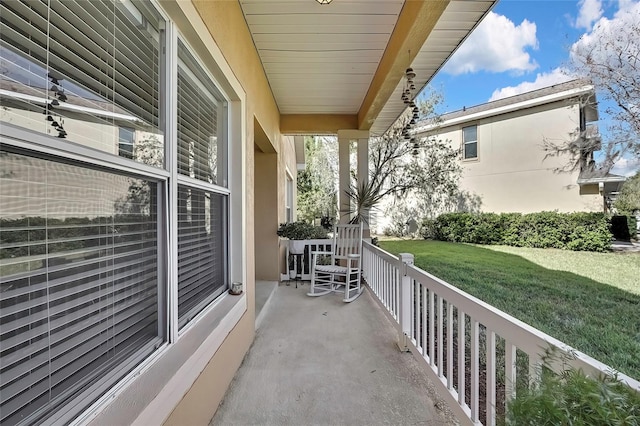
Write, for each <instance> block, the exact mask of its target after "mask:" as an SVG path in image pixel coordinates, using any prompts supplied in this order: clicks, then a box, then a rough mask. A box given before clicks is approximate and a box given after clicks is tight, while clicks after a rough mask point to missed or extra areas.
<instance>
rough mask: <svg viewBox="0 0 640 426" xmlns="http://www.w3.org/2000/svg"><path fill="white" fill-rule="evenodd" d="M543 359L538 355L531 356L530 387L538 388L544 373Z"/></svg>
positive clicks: (532, 354)
mask: <svg viewBox="0 0 640 426" xmlns="http://www.w3.org/2000/svg"><path fill="white" fill-rule="evenodd" d="M541 369H542V359H541V358H540V355H538V354H537V353H530V354H529V387H532V386H533V387H537V386H538V383H539V381H540V380H539V379H540V373H542V370H541Z"/></svg>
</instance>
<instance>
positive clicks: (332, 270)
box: [307, 224, 362, 302]
mask: <svg viewBox="0 0 640 426" xmlns="http://www.w3.org/2000/svg"><path fill="white" fill-rule="evenodd" d="M332 248H333V249H332V251H313V252H311V289H310V291H309V293H307V296H323V295H325V294H329V293H344V298H343V299H342V300H343V301H345V302H352V301H354V300H355V299H356V298H357V297H358V296H360V294H361V293H362V287H361V285H360V271H361V258H362V224H360V225H337V226H336V227H335V229H334V232H333V245H332ZM323 260H324V261H325V262H323Z"/></svg>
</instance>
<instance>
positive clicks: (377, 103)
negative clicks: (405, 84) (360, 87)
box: [357, 0, 449, 130]
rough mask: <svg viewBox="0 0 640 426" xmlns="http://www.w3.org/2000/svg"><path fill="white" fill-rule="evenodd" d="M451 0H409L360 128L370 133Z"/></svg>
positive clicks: (364, 106)
mask: <svg viewBox="0 0 640 426" xmlns="http://www.w3.org/2000/svg"><path fill="white" fill-rule="evenodd" d="M448 4H449V0H407V1H405V2H404V6H403V7H402V11H401V12H400V15H399V16H398V22H397V24H396V27H395V29H394V30H393V33H392V34H391V38H390V39H389V43H388V44H387V48H386V49H385V51H384V54H383V56H382V60H381V61H380V64H379V65H378V69H377V70H376V73H375V75H374V76H373V80H372V81H371V85H370V86H369V90H368V91H367V95H366V96H365V98H364V101H363V102H362V105H361V107H360V111H359V112H358V127H357V128H358V129H362V130H369V129H370V128H371V126H372V125H373V122H374V121H375V119H376V117H377V116H378V114H380V111H381V110H382V108H383V107H384V105H385V104H386V102H387V100H388V99H389V97H390V96H391V94H392V93H393V91H394V90H395V88H396V86H397V85H398V82H399V81H400V79H401V78H402V77H403V76H404V73H405V70H406V69H407V68H408V67H409V66H410V64H411V63H412V62H413V59H414V58H415V57H416V55H417V54H418V52H419V51H420V49H421V48H422V45H423V44H424V43H425V41H426V40H427V37H428V36H429V34H430V33H431V31H432V30H433V27H434V26H435V25H436V23H437V22H438V19H439V18H440V16H441V15H442V13H443V12H444V10H445V8H446V7H447V5H448Z"/></svg>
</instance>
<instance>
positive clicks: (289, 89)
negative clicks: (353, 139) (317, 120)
mask: <svg viewBox="0 0 640 426" xmlns="http://www.w3.org/2000/svg"><path fill="white" fill-rule="evenodd" d="M413 1H415V0H409V1H408V2H413ZM430 1H431V2H432V3H434V4H437V3H439V4H440V5H443V4H447V2H446V1H444V2H443V0H430ZM404 3H405V2H404V0H359V1H358V0H333V2H332V3H330V4H328V5H321V4H319V3H318V2H317V1H315V0H277V1H273V0H240V4H241V6H242V10H243V12H244V15H245V19H246V21H247V24H248V26H249V30H250V31H251V34H252V37H253V41H254V43H255V46H256V49H257V51H258V53H259V55H260V58H261V60H262V65H263V67H264V71H265V74H266V76H267V79H268V80H269V84H270V85H271V89H272V91H273V94H274V97H275V100H276V103H277V104H278V108H279V110H280V113H281V114H283V115H309V114H310V115H325V114H342V115H355V116H359V121H358V125H359V128H360V129H370V130H371V132H372V133H377V134H380V133H383V132H384V131H385V130H386V129H387V128H388V127H389V126H390V125H391V124H392V123H393V121H395V119H396V118H397V117H398V116H399V115H400V113H401V112H402V111H403V110H404V108H405V105H404V104H403V103H402V101H401V100H400V95H401V93H402V92H401V90H402V84H403V81H402V74H403V71H404V68H406V67H407V66H409V65H411V66H412V67H413V68H414V69H415V71H416V74H417V77H416V79H415V81H416V85H417V87H418V88H422V87H423V86H424V85H425V84H426V83H427V82H428V81H429V80H430V79H431V78H432V77H433V75H434V74H435V73H436V72H437V71H438V70H439V69H440V67H441V66H442V65H443V64H444V62H445V61H446V60H447V59H448V58H449V56H450V55H451V54H452V52H453V51H454V50H455V49H456V48H457V46H458V45H459V44H460V43H461V41H462V40H463V39H464V38H465V37H466V36H467V35H468V34H469V32H470V31H471V30H472V29H473V28H474V27H475V26H476V25H477V23H478V22H479V20H481V19H482V17H484V15H485V14H486V13H487V12H488V11H489V10H490V8H491V7H492V6H493V4H494V3H495V1H470V0H454V1H451V2H449V3H448V5H447V6H446V8H445V9H444V12H442V14H441V15H440V16H439V19H438V20H437V23H436V25H435V27H432V28H433V29H432V30H431V31H430V34H428V36H427V38H426V41H425V42H424V44H423V46H422V48H421V49H420V51H419V52H417V53H416V52H414V53H413V54H412V55H411V57H413V59H412V60H411V59H410V55H409V52H386V53H385V50H386V49H387V48H388V44H389V41H390V39H391V38H392V33H393V31H394V30H395V29H396V24H397V23H398V22H399V21H398V18H399V16H400V14H401V12H402V9H403V7H404ZM426 4H427V5H428V2H427V3H426ZM414 6H415V5H414ZM440 7H441V6H440ZM389 55H393V56H394V57H395V58H396V61H395V62H398V61H397V60H398V59H400V60H402V57H403V55H404V56H406V64H402V71H401V72H398V69H400V67H398V66H396V67H395V68H396V69H393V68H392V69H390V70H389V69H385V70H382V68H383V67H380V69H379V65H380V62H381V60H382V59H383V56H389ZM386 59H388V58H386ZM376 73H384V74H385V75H382V76H379V75H378V76H377V77H378V80H380V78H382V79H384V80H385V81H387V82H388V81H389V79H390V78H391V83H392V87H395V90H393V93H390V92H391V91H390V90H388V86H389V85H388V84H387V90H386V91H385V92H384V93H383V95H384V96H383V102H382V104H383V106H382V105H381V106H380V107H378V108H377V109H374V110H372V111H370V109H371V105H367V102H365V97H366V98H367V99H369V98H371V99H373V98H379V95H380V94H379V93H377V92H376V91H379V90H381V88H380V87H376V86H375V85H372V81H374V76H376ZM370 91H372V92H375V93H369V95H367V93H368V92H370ZM365 108H366V109H367V111H364V112H363V109H365Z"/></svg>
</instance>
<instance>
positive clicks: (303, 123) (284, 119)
mask: <svg viewBox="0 0 640 426" xmlns="http://www.w3.org/2000/svg"><path fill="white" fill-rule="evenodd" d="M357 126H358V116H356V115H355V114H282V115H281V116H280V133H282V134H283V135H336V134H338V130H339V129H357V128H358V127H357Z"/></svg>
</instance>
